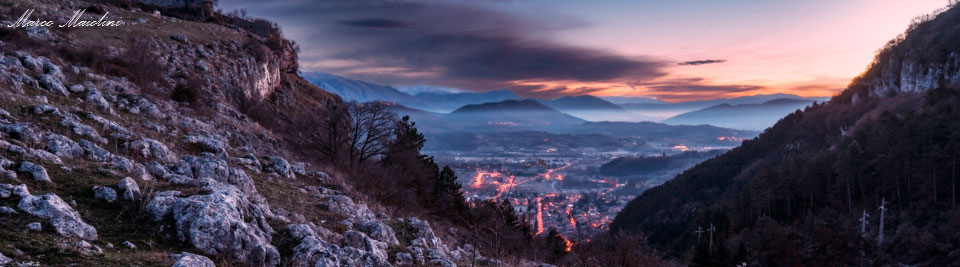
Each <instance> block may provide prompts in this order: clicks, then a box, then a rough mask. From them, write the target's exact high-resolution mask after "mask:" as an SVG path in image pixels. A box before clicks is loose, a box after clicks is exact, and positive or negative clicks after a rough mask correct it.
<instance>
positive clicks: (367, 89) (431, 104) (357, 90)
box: [303, 72, 520, 112]
mask: <svg viewBox="0 0 960 267" xmlns="http://www.w3.org/2000/svg"><path fill="white" fill-rule="evenodd" d="M303 77H304V78H305V79H307V81H309V82H310V83H313V84H314V85H316V86H317V87H320V88H323V89H324V90H327V91H328V92H331V93H334V94H337V95H339V96H340V97H341V98H343V100H344V101H347V102H350V101H353V102H358V103H363V102H372V101H388V102H394V103H398V104H401V105H404V106H407V107H412V108H416V109H421V110H426V111H431V112H450V111H452V110H455V109H457V108H460V107H462V106H465V105H471V104H482V103H488V102H499V101H504V100H517V99H520V97H519V96H517V95H516V94H514V93H513V92H511V91H510V90H506V89H500V90H493V91H488V92H452V91H453V90H450V89H449V88H436V87H431V86H423V85H421V86H416V87H414V88H412V89H411V88H404V90H406V91H410V92H417V93H416V94H415V95H411V94H408V93H406V92H403V91H401V90H400V89H397V88H394V87H392V86H388V85H379V84H375V83H370V82H366V81H361V80H355V79H350V78H346V77H342V76H337V75H333V74H329V73H325V72H310V73H304V74H303Z"/></svg>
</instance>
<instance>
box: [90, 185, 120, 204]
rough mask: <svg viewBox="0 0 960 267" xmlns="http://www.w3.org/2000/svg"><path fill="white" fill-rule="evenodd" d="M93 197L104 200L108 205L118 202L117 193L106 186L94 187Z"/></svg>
mask: <svg viewBox="0 0 960 267" xmlns="http://www.w3.org/2000/svg"><path fill="white" fill-rule="evenodd" d="M93 197H95V198H97V199H102V200H103V201H106V202H107V203H113V202H114V201H117V191H116V190H113V188H110V187H106V186H94V187H93Z"/></svg>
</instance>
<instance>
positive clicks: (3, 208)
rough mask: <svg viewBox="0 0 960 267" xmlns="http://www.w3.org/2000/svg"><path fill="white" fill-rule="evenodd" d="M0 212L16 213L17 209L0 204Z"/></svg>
mask: <svg viewBox="0 0 960 267" xmlns="http://www.w3.org/2000/svg"><path fill="white" fill-rule="evenodd" d="M0 214H6V215H16V214H17V210H15V209H13V208H11V207H7V206H0Z"/></svg>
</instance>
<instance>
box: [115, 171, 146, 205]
mask: <svg viewBox="0 0 960 267" xmlns="http://www.w3.org/2000/svg"><path fill="white" fill-rule="evenodd" d="M117 189H120V191H121V192H122V193H121V195H120V196H121V198H123V200H127V201H137V200H140V198H141V197H142V195H141V194H140V186H139V185H137V181H134V180H133V178H130V177H124V178H123V180H120V182H119V183H117Z"/></svg>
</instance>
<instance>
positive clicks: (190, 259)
mask: <svg viewBox="0 0 960 267" xmlns="http://www.w3.org/2000/svg"><path fill="white" fill-rule="evenodd" d="M173 258H175V259H177V261H176V262H174V263H173V265H171V267H217V265H216V264H213V261H212V260H210V259H209V258H207V257H204V256H200V255H197V254H193V253H190V252H181V253H180V254H173Z"/></svg>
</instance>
